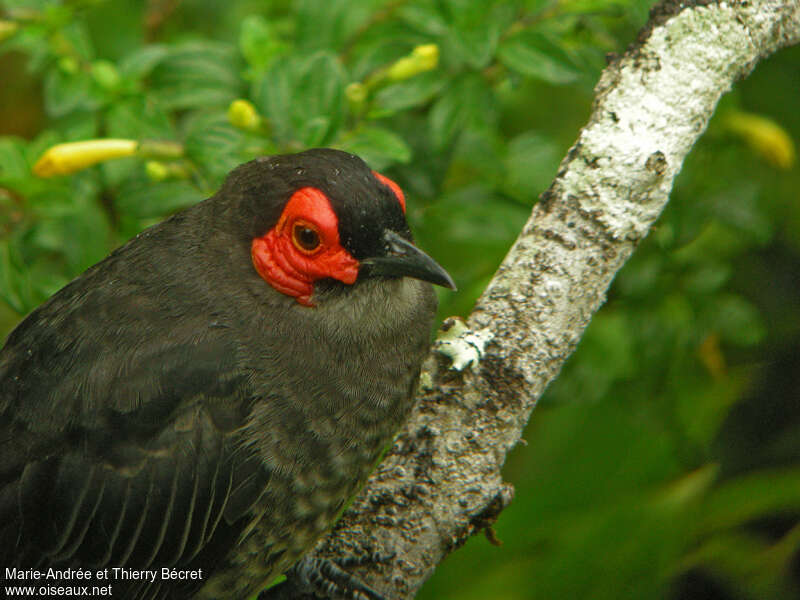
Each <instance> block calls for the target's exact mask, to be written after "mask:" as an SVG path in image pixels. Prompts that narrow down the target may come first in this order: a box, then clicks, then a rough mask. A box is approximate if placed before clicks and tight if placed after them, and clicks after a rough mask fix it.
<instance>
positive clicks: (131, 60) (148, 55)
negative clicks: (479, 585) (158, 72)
mask: <svg viewBox="0 0 800 600" xmlns="http://www.w3.org/2000/svg"><path fill="white" fill-rule="evenodd" d="M169 53H170V49H169V47H168V46H166V45H163V44H150V45H148V46H142V47H141V48H137V49H136V50H135V51H133V52H131V53H130V54H128V55H126V56H125V57H124V58H123V59H122V60H121V61H120V63H119V72H120V74H121V75H122V76H123V77H128V78H131V79H141V78H142V77H146V76H147V75H149V74H150V72H151V71H152V70H153V69H155V68H156V66H157V65H158V64H159V63H160V62H161V61H162V60H164V59H165V58H166V57H167V56H168V55H169Z"/></svg>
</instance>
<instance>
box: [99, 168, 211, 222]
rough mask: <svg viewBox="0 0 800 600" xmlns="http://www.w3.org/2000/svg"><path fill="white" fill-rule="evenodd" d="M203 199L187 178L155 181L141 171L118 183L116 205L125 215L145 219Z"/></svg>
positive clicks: (160, 215)
mask: <svg viewBox="0 0 800 600" xmlns="http://www.w3.org/2000/svg"><path fill="white" fill-rule="evenodd" d="M202 199H203V194H202V193H201V192H199V191H198V190H197V189H196V188H195V187H193V186H192V185H191V183H189V182H188V181H162V182H159V183H154V182H152V181H150V180H149V179H147V178H146V177H144V175H142V174H140V175H139V176H138V177H131V178H130V179H128V180H126V181H125V182H124V183H123V184H122V185H121V186H120V188H119V190H118V192H117V197H116V200H115V205H116V207H117V209H118V210H119V211H120V212H122V213H124V214H125V215H126V216H128V217H134V218H137V219H147V218H152V217H159V218H160V217H163V216H164V215H168V214H170V213H172V212H175V211H176V210H180V209H181V208H186V207H187V206H191V205H193V204H196V203H197V202H199V201H200V200H202Z"/></svg>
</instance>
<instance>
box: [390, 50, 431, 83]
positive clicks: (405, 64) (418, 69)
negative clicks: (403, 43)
mask: <svg viewBox="0 0 800 600" xmlns="http://www.w3.org/2000/svg"><path fill="white" fill-rule="evenodd" d="M438 64H439V46H437V45H436V44H425V45H424V46H417V47H416V48H414V50H413V51H412V52H411V54H410V55H408V56H404V57H403V58H401V59H399V60H398V61H397V62H395V63H394V64H393V65H391V66H390V67H389V70H388V71H387V77H388V78H389V79H390V80H391V81H402V80H404V79H409V78H411V77H414V75H418V74H420V73H424V72H425V71H431V70H433V69H435V68H436V65H438Z"/></svg>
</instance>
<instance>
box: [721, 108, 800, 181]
mask: <svg viewBox="0 0 800 600" xmlns="http://www.w3.org/2000/svg"><path fill="white" fill-rule="evenodd" d="M725 126H726V128H727V129H728V130H729V131H731V132H733V133H734V134H736V135H738V136H739V137H741V138H742V139H744V140H745V141H746V142H747V143H748V144H749V145H750V147H751V148H753V150H755V151H756V152H758V153H759V154H760V155H761V156H762V157H763V158H764V160H766V161H767V162H768V163H769V164H771V165H772V166H773V167H776V168H778V169H790V168H791V167H792V165H794V160H795V154H796V152H795V147H794V142H793V141H792V138H791V137H789V134H788V133H786V130H785V129H784V128H783V127H781V126H780V125H778V123H776V122H775V121H773V120H772V119H768V118H767V117H763V116H761V115H755V114H752V113H746V112H741V111H734V112H732V113H730V114H729V115H728V116H727V118H726V119H725Z"/></svg>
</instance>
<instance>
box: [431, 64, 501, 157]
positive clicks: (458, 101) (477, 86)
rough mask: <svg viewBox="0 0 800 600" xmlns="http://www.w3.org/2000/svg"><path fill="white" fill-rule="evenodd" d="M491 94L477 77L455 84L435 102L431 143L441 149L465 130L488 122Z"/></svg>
mask: <svg viewBox="0 0 800 600" xmlns="http://www.w3.org/2000/svg"><path fill="white" fill-rule="evenodd" d="M493 109H494V106H493V102H492V99H491V91H490V90H488V89H487V88H486V86H485V85H484V83H483V80H482V79H481V78H480V77H479V76H477V75H474V74H473V75H468V76H466V77H462V78H461V79H459V80H457V81H455V82H454V83H453V84H452V85H451V86H450V87H449V88H448V90H447V91H446V92H445V93H444V94H443V95H442V96H441V97H440V98H439V99H438V100H437V101H436V104H434V105H433V108H432V109H431V111H430V114H429V117H428V119H429V128H430V136H431V141H432V142H433V145H434V147H435V148H436V149H437V150H442V149H443V148H444V147H445V146H446V145H447V144H448V143H450V142H451V141H452V140H453V138H455V137H456V135H457V134H458V132H459V131H460V130H462V129H464V128H465V127H481V126H483V125H485V124H486V123H487V122H489V120H490V119H491V116H492V113H493V112H494V111H493Z"/></svg>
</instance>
